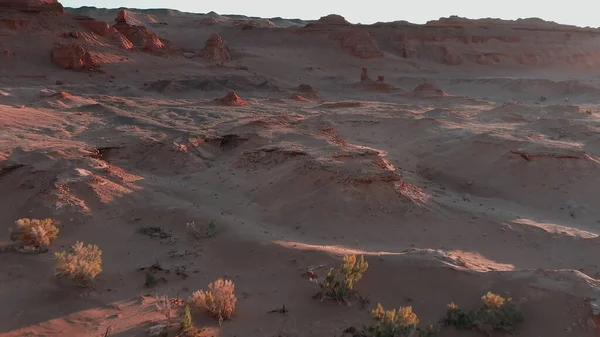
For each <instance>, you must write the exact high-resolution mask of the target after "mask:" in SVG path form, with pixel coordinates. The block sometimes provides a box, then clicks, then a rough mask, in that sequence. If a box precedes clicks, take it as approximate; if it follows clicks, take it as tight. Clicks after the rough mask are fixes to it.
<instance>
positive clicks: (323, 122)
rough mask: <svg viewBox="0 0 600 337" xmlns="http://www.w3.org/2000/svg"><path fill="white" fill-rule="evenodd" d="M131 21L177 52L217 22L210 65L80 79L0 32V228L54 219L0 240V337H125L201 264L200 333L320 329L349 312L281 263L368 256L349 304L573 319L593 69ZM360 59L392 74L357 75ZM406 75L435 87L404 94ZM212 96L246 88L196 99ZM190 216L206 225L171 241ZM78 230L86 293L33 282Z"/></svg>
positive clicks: (179, 291)
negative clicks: (216, 298) (466, 60)
mask: <svg viewBox="0 0 600 337" xmlns="http://www.w3.org/2000/svg"><path fill="white" fill-rule="evenodd" d="M93 14H94V13H91V14H90V13H88V15H92V16H93ZM97 14H98V15H97V16H98V18H100V19H103V20H107V21H109V19H108V17H114V13H113V12H109V13H108V14H106V13H105V12H101V11H99V12H97ZM103 15H104V16H106V17H103ZM136 18H137V19H139V16H138V17H136ZM144 18H147V17H145V16H144ZM167 19H168V18H167ZM167 19H165V18H163V19H161V20H167ZM188 19H189V25H190V27H191V25H193V24H194V22H195V19H194V17H190V18H187V19H186V17H183V18H182V17H180V16H177V17H176V20H177V21H174V22H177V23H179V24H180V25H183V23H184V22H187V21H185V20H188ZM65 20H66V19H65ZM173 20H175V19H173ZM138 21H139V22H141V23H143V24H150V23H149V21H144V20H141V19H139V20H138ZM159 21H160V20H159ZM182 22H183V23H182ZM171 26H173V27H171ZM152 27H153V28H152V29H153V30H155V31H156V32H157V33H159V35H161V36H165V37H167V38H168V39H170V40H171V41H172V42H173V43H174V45H175V46H177V47H179V48H187V49H191V50H199V49H201V48H202V44H203V41H204V40H205V39H206V38H207V37H208V36H209V35H210V34H211V33H213V32H215V30H221V31H220V33H221V34H222V35H223V36H224V37H225V39H226V40H227V42H228V44H229V46H230V48H231V54H232V58H233V60H232V61H230V62H227V63H226V64H225V66H218V65H215V64H214V63H211V62H206V61H204V60H202V59H201V58H185V57H182V56H172V57H160V56H155V55H150V54H146V53H143V52H127V51H118V50H117V51H115V50H113V49H107V50H109V51H110V53H113V54H119V55H121V54H122V55H125V56H124V57H126V58H127V59H126V60H125V61H123V59H119V60H120V61H119V62H114V63H111V62H106V64H104V65H103V66H102V69H103V70H104V73H99V74H97V73H94V74H88V73H85V72H82V73H78V72H73V71H67V70H62V69H60V68H58V67H57V66H55V65H53V64H52V63H51V59H50V60H47V53H48V50H47V49H43V48H46V47H47V46H50V45H51V43H50V42H44V41H41V40H40V41H41V42H40V47H39V50H38V49H36V47H35V46H31V45H27V41H29V40H28V39H32V41H37V40H34V37H31V34H33V33H32V32H31V31H27V32H17V33H14V34H13V33H12V32H11V33H10V34H7V35H6V36H3V37H2V39H3V40H2V41H4V42H5V44H6V46H8V47H10V48H11V49H13V50H14V51H15V55H14V56H13V57H11V58H10V59H4V60H3V63H2V68H1V72H0V75H1V77H0V104H1V105H0V191H2V193H0V223H1V224H2V228H1V230H0V240H1V241H3V242H6V243H7V242H8V241H9V234H8V228H9V227H12V226H13V223H14V221H15V220H16V219H18V218H22V217H30V218H45V217H52V218H54V219H57V220H58V221H59V222H60V225H59V227H60V235H59V238H58V239H57V240H56V241H55V242H54V244H53V245H52V247H51V249H50V252H49V253H45V254H39V255H30V254H20V253H13V252H3V253H1V254H0V284H1V286H0V298H2V299H3V301H4V302H5V303H6V305H4V306H2V307H1V308H0V336H101V335H102V334H103V333H104V332H105V331H106V329H107V328H109V327H110V329H111V332H112V336H123V337H124V336H146V335H147V333H146V332H145V331H146V328H147V327H149V326H151V325H153V324H156V323H157V322H160V321H161V315H160V314H159V313H158V312H157V311H156V309H155V308H154V304H153V302H154V296H155V295H156V294H159V295H165V294H166V295H169V296H172V297H176V296H179V297H181V298H185V297H187V296H189V295H190V294H191V293H192V292H193V291H195V290H197V289H200V288H205V287H206V286H207V284H208V283H209V282H210V281H213V280H214V279H216V278H220V277H227V278H229V279H232V280H233V281H234V282H235V285H236V294H237V296H238V308H237V311H236V314H235V317H234V319H233V320H232V321H230V322H226V323H225V324H224V325H223V326H222V327H219V325H218V324H217V322H215V321H214V320H212V319H210V318H208V317H206V316H205V315H202V313H200V312H196V311H195V312H194V318H195V322H196V325H198V326H200V327H207V328H208V330H207V331H206V332H205V335H206V336H223V337H224V336H249V337H251V336H261V337H262V336H264V337H275V336H286V337H287V336H323V337H325V336H327V337H330V336H341V335H342V332H343V331H344V329H345V328H347V327H348V326H352V325H356V326H359V325H361V324H367V323H369V322H370V321H371V320H370V318H369V312H368V311H367V310H364V309H361V308H360V305H359V304H358V303H356V301H353V302H352V303H351V304H352V305H350V306H343V305H338V304H337V303H334V302H328V301H325V302H324V303H319V301H317V300H314V299H312V295H313V294H314V293H315V292H317V291H318V286H317V285H316V284H315V283H313V282H310V281H309V280H308V279H306V277H303V276H302V275H303V273H304V272H305V271H306V270H308V269H310V268H311V267H315V266H321V265H324V266H326V267H329V266H335V265H337V264H338V263H339V261H340V259H341V256H342V255H344V254H348V253H352V254H354V253H355V254H364V255H365V256H366V258H367V260H368V262H369V264H370V267H369V270H368V271H367V272H366V273H365V275H364V278H363V279H362V280H361V281H360V282H359V284H358V286H357V288H358V290H359V291H360V292H361V293H363V294H365V295H367V296H368V297H369V299H370V301H371V303H370V304H369V309H370V308H372V307H374V306H375V305H376V304H377V303H378V302H381V303H382V304H383V305H384V306H386V307H399V306H404V305H412V306H413V308H414V310H415V312H416V313H417V314H418V315H419V317H420V319H421V321H422V322H423V323H427V322H437V321H438V320H439V319H440V318H441V317H442V316H443V315H444V312H445V306H446V304H448V303H449V302H452V301H454V302H455V303H457V304H459V305H460V306H461V307H470V306H474V305H477V304H478V303H479V301H480V300H479V298H480V297H481V295H483V294H484V293H486V292H487V291H494V292H497V293H499V294H501V295H504V296H507V297H512V298H513V299H514V300H515V301H518V303H519V304H520V305H521V307H522V308H523V309H524V311H525V315H526V321H525V323H524V325H523V327H522V329H521V330H520V331H519V332H518V333H517V334H516V335H517V336H531V337H537V336H540V337H541V336H544V337H564V336H594V333H595V331H596V330H595V327H594V321H593V317H592V316H591V315H590V312H591V309H590V305H589V302H590V301H593V300H594V299H595V298H596V297H597V284H598V281H597V280H596V278H597V277H600V265H599V263H598V257H599V256H600V247H599V246H598V240H599V239H598V234H599V233H600V208H599V207H598V205H599V201H598V191H599V189H600V158H599V157H600V134H599V131H600V113H598V111H599V109H600V103H599V100H598V97H599V96H598V93H600V84H599V83H598V80H597V78H598V77H597V75H598V72H597V71H596V73H594V69H590V68H585V67H577V66H576V65H572V67H571V68H566V67H562V68H553V67H550V66H548V67H544V66H542V65H539V66H526V65H522V64H521V65H516V64H508V65H504V64H500V65H496V66H494V65H487V66H486V65H477V64H463V65H461V66H458V67H450V66H447V65H444V64H439V63H435V62H432V61H428V60H405V59H399V58H398V57H395V56H394V55H390V54H387V53H386V54H385V55H384V56H383V58H378V59H372V60H362V59H359V58H356V57H353V56H351V55H348V54H347V53H345V52H344V51H343V50H341V49H340V48H337V47H336V46H332V45H331V43H329V42H328V41H327V40H324V39H317V38H315V39H312V40H311V39H310V38H307V37H304V36H300V35H298V34H292V33H289V34H288V33H287V30H286V29H284V28H279V29H266V30H250V31H248V32H247V33H245V34H241V32H242V30H241V28H239V27H236V26H223V27H221V26H218V25H216V26H215V25H211V26H197V27H195V28H194V30H193V31H192V29H188V30H185V31H181V30H178V27H179V26H178V25H177V24H169V25H158V24H157V25H156V26H152ZM236 34H237V35H236ZM44 43H48V44H47V45H44ZM107 53H108V52H107ZM111 55H112V54H111ZM44 57H45V58H46V59H44ZM107 59H111V58H107ZM115 59H116V58H115ZM39 60H44V61H39ZM38 61H39V62H38ZM362 66H365V67H367V68H368V69H369V73H370V75H371V77H373V78H376V75H385V81H386V83H388V84H389V85H390V86H392V89H391V90H388V91H381V90H377V89H376V88H375V89H374V87H373V86H372V83H370V82H367V83H365V82H362V83H361V82H360V69H361V67H362ZM56 80H61V81H63V82H64V84H62V85H56V84H55V81H56ZM425 82H427V83H435V85H437V87H438V88H441V89H442V90H444V91H445V93H446V94H447V95H444V96H433V97H430V96H428V95H429V94H430V93H425V94H423V93H418V94H415V93H413V92H412V90H413V89H414V88H415V87H416V86H417V85H419V84H422V83H425ZM300 84H309V85H311V86H312V87H313V88H314V89H315V91H316V93H317V94H316V96H315V97H308V96H307V95H306V94H305V93H302V92H299V91H298V90H297V89H296V88H297V87H298V85H300ZM232 90H235V91H237V93H238V94H239V95H240V96H241V97H242V98H243V99H245V100H247V101H248V102H249V104H248V105H246V106H242V107H231V106H222V105H218V104H216V103H215V101H214V100H215V99H216V98H220V97H222V96H224V95H225V94H226V93H227V92H229V91H232ZM295 95H305V96H307V99H306V100H298V99H293V98H291V97H294V96H295ZM540 96H545V97H546V99H545V100H543V99H542V100H540ZM565 97H568V98H569V100H568V102H567V101H565ZM210 221H214V222H215V223H216V224H217V227H216V228H217V233H216V235H215V236H214V237H212V238H208V239H202V240H197V239H194V238H191V237H189V236H188V234H187V230H186V223H189V222H194V223H196V224H199V225H203V226H204V225H207V224H208V223H209V222H210ZM143 226H155V227H160V228H162V229H163V230H164V231H165V232H166V233H168V237H166V238H162V239H160V238H151V237H148V236H145V235H142V234H140V233H139V229H140V228H141V227H143ZM77 240H81V241H83V242H85V243H93V244H97V245H98V246H99V247H100V248H101V249H102V251H103V258H104V268H103V269H104V271H103V272H102V274H100V276H99V278H98V280H97V282H96V285H95V288H94V289H93V290H92V291H88V292H84V291H81V290H80V289H77V288H75V287H73V286H70V285H68V284H64V283H62V282H58V281H57V280H56V279H55V278H54V276H53V268H54V262H53V259H52V253H53V252H56V251H61V250H63V249H65V248H67V247H69V246H70V245H72V244H73V243H74V242H75V241H77ZM156 262H158V263H159V264H160V266H161V267H162V268H163V269H164V271H159V272H157V276H159V277H161V278H164V281H163V282H160V283H159V285H158V286H157V287H156V288H155V289H147V288H144V286H143V283H144V272H143V271H140V270H139V269H140V268H142V267H145V266H150V265H152V264H154V263H156ZM326 270H327V268H321V269H318V270H317V273H318V274H320V275H321V276H322V275H323V274H324V273H325V271H326ZM282 305H285V306H286V308H287V309H288V310H289V312H288V313H287V314H286V315H281V314H276V313H275V314H273V313H267V312H268V311H270V310H272V309H276V308H279V307H281V306H282ZM172 335H174V334H172ZM440 335H441V336H450V337H452V336H457V337H458V336H476V335H478V334H477V333H475V332H467V333H465V332H459V331H454V330H452V329H445V330H443V331H442V332H441V334H440Z"/></svg>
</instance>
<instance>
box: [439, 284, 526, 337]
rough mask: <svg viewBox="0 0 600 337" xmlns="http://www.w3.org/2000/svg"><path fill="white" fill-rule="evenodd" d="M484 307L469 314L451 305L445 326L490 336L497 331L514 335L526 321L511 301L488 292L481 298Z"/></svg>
mask: <svg viewBox="0 0 600 337" xmlns="http://www.w3.org/2000/svg"><path fill="white" fill-rule="evenodd" d="M481 300H482V302H483V306H482V307H481V308H478V309H475V310H471V311H469V312H465V311H462V310H461V309H460V308H459V307H458V306H457V305H456V304H454V303H451V304H449V305H448V308H447V310H446V317H445V318H444V320H443V322H444V324H445V325H449V326H454V327H456V328H459V329H475V330H478V331H481V332H483V333H485V334H487V335H488V336H491V334H492V333H493V332H495V331H499V332H506V333H513V332H515V331H516V330H517V329H518V328H519V326H520V325H521V323H523V321H524V320H525V316H524V314H523V311H521V309H520V308H519V307H518V306H517V305H516V304H515V303H514V302H513V301H512V300H511V299H510V298H508V299H505V298H504V297H502V296H500V295H497V294H494V293H492V292H488V293H487V294H485V295H484V296H483V297H482V298H481Z"/></svg>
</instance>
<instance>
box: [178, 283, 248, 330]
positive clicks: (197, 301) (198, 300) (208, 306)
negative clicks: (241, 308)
mask: <svg viewBox="0 0 600 337" xmlns="http://www.w3.org/2000/svg"><path fill="white" fill-rule="evenodd" d="M234 290H235V285H234V284H233V282H232V281H230V280H223V279H218V280H216V281H214V282H212V283H210V284H209V285H208V290H207V291H204V290H199V291H196V292H195V293H193V294H192V297H191V299H190V301H191V302H192V303H193V304H194V305H195V306H196V307H197V308H198V309H201V310H206V311H208V313H210V315H211V316H213V317H215V318H216V319H218V320H219V324H221V323H222V322H223V321H226V320H229V319H230V318H231V317H232V316H233V313H234V311H235V304H236V302H237V298H236V297H235V294H234Z"/></svg>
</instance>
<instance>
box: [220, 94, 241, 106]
mask: <svg viewBox="0 0 600 337" xmlns="http://www.w3.org/2000/svg"><path fill="white" fill-rule="evenodd" d="M217 103H218V104H220V105H229V106H244V105H248V102H246V101H244V100H243V99H242V98H241V97H240V96H239V95H238V94H237V93H236V92H235V91H231V92H229V93H228V94H227V95H226V96H225V97H222V98H219V99H217Z"/></svg>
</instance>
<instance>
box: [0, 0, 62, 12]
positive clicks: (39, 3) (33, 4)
mask: <svg viewBox="0 0 600 337" xmlns="http://www.w3.org/2000/svg"><path fill="white" fill-rule="evenodd" d="M0 9H2V10H11V9H12V10H18V11H21V12H33V13H40V12H46V13H58V14H62V13H64V11H65V9H64V8H63V6H62V5H61V4H60V2H58V1H57V0H2V1H1V2H0Z"/></svg>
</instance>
